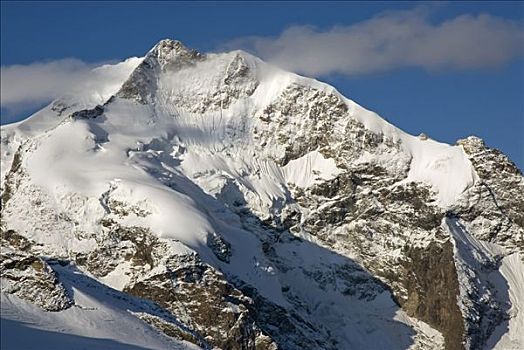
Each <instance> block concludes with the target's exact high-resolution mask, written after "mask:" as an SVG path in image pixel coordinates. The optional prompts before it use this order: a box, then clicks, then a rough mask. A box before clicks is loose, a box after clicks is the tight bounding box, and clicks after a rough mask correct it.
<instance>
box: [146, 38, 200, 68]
mask: <svg viewBox="0 0 524 350" xmlns="http://www.w3.org/2000/svg"><path fill="white" fill-rule="evenodd" d="M203 57H204V56H203V55H202V54H201V53H200V52H198V51H197V50H194V49H191V48H188V47H186V46H185V45H184V44H183V43H182V42H180V41H178V40H172V39H163V40H160V41H159V42H158V43H157V44H156V45H155V46H154V47H153V48H152V49H151V50H150V51H149V52H148V53H147V55H146V59H145V60H147V61H151V60H154V61H156V62H157V63H158V64H159V65H160V67H161V68H162V69H164V68H168V67H172V66H177V67H178V66H180V65H183V64H185V63H188V62H191V61H194V60H200V59H202V58H203Z"/></svg>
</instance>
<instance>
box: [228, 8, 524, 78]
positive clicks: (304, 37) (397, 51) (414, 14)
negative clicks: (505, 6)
mask: <svg viewBox="0 0 524 350" xmlns="http://www.w3.org/2000/svg"><path fill="white" fill-rule="evenodd" d="M227 46H228V47H236V48H243V49H245V50H247V51H251V52H253V53H254V54H256V55H258V56H260V57H262V58H263V59H265V60H267V61H269V62H272V63H274V64H276V65H278V66H281V67H283V68H285V69H289V70H292V71H295V72H298V73H302V74H306V75H312V76H319V75H327V74H332V73H338V74H345V75H354V74H365V73H374V72H381V71H388V70H392V69H396V68H401V67H421V68H423V69H426V70H439V69H450V68H451V69H471V68H483V67H493V66H500V65H503V64H505V63H507V62H509V61H511V60H512V59H514V58H518V57H522V56H524V31H523V27H522V24H520V23H517V22H515V21H511V20H508V19H503V18H500V17H494V16H491V15H486V14H481V15H462V16H458V17H455V18H452V19H448V20H446V21H443V22H440V23H432V21H431V20H430V18H429V12H428V11H426V9H421V8H416V9H414V10H410V11H402V12H388V13H383V14H381V15H378V16H376V17H373V18H371V19H368V20H365V21H362V22H358V23H355V24H352V25H349V26H335V27H332V28H330V29H328V30H321V29H318V28H315V27H313V26H292V27H290V28H288V29H286V30H285V31H283V32H282V33H281V34H280V35H279V36H277V37H256V36H255V37H245V38H240V39H237V40H234V41H232V42H230V43H228V44H227Z"/></svg>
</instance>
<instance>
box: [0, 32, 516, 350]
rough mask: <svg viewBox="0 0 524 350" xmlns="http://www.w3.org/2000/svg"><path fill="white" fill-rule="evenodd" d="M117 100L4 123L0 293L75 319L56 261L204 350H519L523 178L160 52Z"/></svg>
mask: <svg viewBox="0 0 524 350" xmlns="http://www.w3.org/2000/svg"><path fill="white" fill-rule="evenodd" d="M108 69H109V68H108ZM120 85H121V86H120V87H119V89H117V91H115V93H114V94H113V95H112V96H110V97H108V98H107V100H106V101H104V102H103V103H96V104H94V105H88V106H85V105H82V103H81V102H79V101H84V100H85V99H83V96H77V97H69V98H68V100H67V101H68V103H67V105H64V102H62V101H61V100H58V101H55V102H54V103H53V104H52V105H51V106H50V107H49V108H47V109H45V110H43V111H41V112H39V113H40V114H37V115H35V116H34V117H32V118H29V119H28V120H26V121H24V122H23V123H21V124H20V125H18V126H14V127H13V126H7V127H2V146H3V147H2V168H5V169H6V170H5V171H3V172H2V174H4V177H3V179H2V183H1V187H2V197H1V198H2V222H1V228H2V264H1V270H0V271H1V277H2V281H3V282H2V293H4V294H6V295H16V296H17V297H19V298H21V299H24V300H27V301H29V302H32V303H35V304H37V305H38V306H40V307H41V308H43V309H45V310H48V311H57V312H60V311H61V310H65V309H67V308H69V307H71V306H79V305H77V304H78V301H77V300H78V299H77V298H76V297H75V296H74V295H72V294H71V292H70V291H71V290H74V285H73V286H72V287H71V286H70V284H71V283H73V284H74V283H76V282H75V281H76V280H74V279H73V280H70V279H67V278H69V277H67V278H66V277H61V274H60V273H56V270H60V269H61V268H60V267H58V265H56V261H61V262H64V263H63V264H64V266H65V267H63V268H64V269H73V267H74V271H75V272H74V273H75V274H78V275H82V274H83V276H84V278H85V279H88V277H87V276H88V275H89V276H91V277H89V278H96V279H97V281H98V282H97V283H100V284H101V285H104V286H106V287H107V288H109V289H110V288H114V289H117V290H119V291H121V292H123V293H125V294H122V295H128V296H129V298H131V296H133V297H136V298H139V299H137V300H145V301H147V302H149V303H154V304H155V305H156V306H155V307H150V308H146V309H144V310H145V311H140V312H138V311H136V312H134V315H135V316H136V317H137V318H139V319H140V320H142V321H144V322H146V323H147V324H149V325H150V326H151V327H152V328H153V329H155V330H157V331H158V332H161V333H163V334H165V335H167V336H169V337H172V338H174V339H178V340H183V341H186V342H190V343H193V344H195V345H197V346H199V347H202V348H209V349H210V348H220V349H257V350H263V349H351V348H359V349H360V348H365V349H385V348H388V349H408V348H411V349H453V350H455V349H478V348H482V347H485V346H488V347H493V346H499V347H500V348H504V347H506V346H507V344H511V345H510V346H511V347H514V348H519V347H520V346H524V341H523V340H522V337H521V336H519V335H518V334H519V333H518V331H519V329H518V324H520V323H521V320H522V317H523V315H522V310H521V307H520V306H519V305H520V304H519V303H520V300H521V299H519V297H518V295H519V292H518V285H519V283H520V284H521V285H522V283H524V281H522V280H521V278H520V277H519V276H520V274H522V271H524V270H523V266H524V251H523V247H524V216H523V215H524V214H523V213H524V180H523V176H522V173H521V172H520V170H519V169H517V167H516V166H515V165H514V164H513V163H512V162H511V161H510V160H509V159H508V158H507V157H505V156H504V155H503V154H502V153H500V152H499V151H496V150H493V149H490V148H488V147H486V146H485V145H484V143H483V142H482V140H480V139H478V138H476V137H470V138H468V139H465V140H460V141H458V144H457V145H455V146H450V145H445V144H441V143H438V142H435V141H433V140H431V139H428V138H427V137H423V136H419V137H413V136H410V135H407V134H405V133H403V132H402V131H401V130H399V129H397V128H395V127H394V126H392V125H390V124H388V123H387V122H386V121H384V120H383V119H381V118H380V117H378V116H377V115H376V114H374V113H372V112H369V111H366V110H365V109H363V108H362V107H360V106H358V105H357V104H356V103H354V102H353V101H350V100H348V99H346V98H345V97H343V96H341V95H340V94H339V93H338V92H337V91H336V90H334V89H333V88H332V87H329V86H327V85H325V84H322V83H319V82H317V81H314V80H311V79H307V78H303V77H299V76H296V75H293V74H291V73H287V72H282V71H280V70H278V69H277V68H275V67H271V66H269V65H267V64H265V63H264V62H262V61H260V60H258V59H257V58H255V57H252V56H250V55H248V54H246V53H244V52H240V51H237V52H231V53H224V54H206V55H204V54H200V53H198V52H197V51H195V50H192V49H189V48H186V47H185V46H184V45H183V44H182V43H180V42H178V41H173V40H163V41H161V42H159V43H158V44H157V45H156V46H155V47H154V48H153V49H152V50H151V51H150V52H149V53H148V54H147V55H146V56H145V57H144V58H143V59H142V61H140V63H138V64H137V65H136V68H135V69H134V70H133V72H132V73H131V74H130V75H128V76H126V77H125V78H123V79H122V81H121V82H120ZM87 93H89V92H86V94H87ZM75 98H76V99H77V100H78V101H76V100H75ZM102 105H103V106H102ZM75 106H77V107H75ZM66 110H67V114H66V115H67V116H70V117H66V118H65V119H64V117H63V116H62V115H63V114H64V113H65V111H66ZM42 125H44V126H45V127H42ZM514 255H516V256H518V257H519V258H518V259H513V256H514ZM60 266H61V265H60ZM60 271H62V270H60ZM508 271H509V272H508ZM64 276H67V273H66V274H65V275H64ZM515 276H516V277H515ZM63 278H66V279H67V283H65V284H64V280H63ZM78 281H80V279H79V280H78ZM4 282H5V283H4ZM78 283H80V282H78ZM90 283H91V284H93V283H94V282H90ZM66 285H67V287H66ZM111 293H113V294H112V295H118V296H119V298H120V295H121V294H118V293H120V292H117V291H114V292H111ZM73 294H74V293H73ZM158 309H161V310H162V312H159V311H158ZM140 310H142V309H140ZM519 322H520V323H519ZM504 330H505V331H504ZM497 344H498V345H497Z"/></svg>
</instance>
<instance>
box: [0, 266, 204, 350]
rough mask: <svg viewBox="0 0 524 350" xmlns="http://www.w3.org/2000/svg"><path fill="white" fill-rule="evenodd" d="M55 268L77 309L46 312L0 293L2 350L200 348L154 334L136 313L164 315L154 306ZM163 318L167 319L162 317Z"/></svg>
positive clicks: (69, 270) (71, 270)
mask: <svg viewBox="0 0 524 350" xmlns="http://www.w3.org/2000/svg"><path fill="white" fill-rule="evenodd" d="M54 268H55V269H56V270H57V272H58V273H59V275H60V280H61V282H62V283H64V285H65V286H66V288H67V289H70V291H71V293H72V294H73V295H74V300H75V306H74V307H72V308H70V309H68V310H64V311H61V312H45V311H43V310H41V309H40V308H38V307H37V306H35V305H32V304H30V303H28V302H27V301H24V300H21V299H19V298H18V297H16V296H11V295H5V294H3V293H2V303H1V315H2V321H1V323H0V325H1V327H2V330H1V332H2V337H1V338H2V340H1V342H2V343H1V344H2V349H6V350H9V349H13V350H15V349H16V350H18V349H24V350H31V349H39V350H51V349H56V350H61V349H63V350H71V349H93V350H106V349H115V350H117V349H122V350H123V349H130V350H145V349H158V350H160V349H162V350H164V349H198V348H199V347H197V346H194V345H192V344H190V343H185V342H181V341H174V340H173V339H172V338H169V337H167V336H165V335H163V334H162V333H160V332H158V331H156V330H154V329H153V328H151V326H149V325H148V324H147V323H145V322H144V321H142V320H140V319H139V318H138V317H136V316H135V314H138V313H152V314H157V315H162V314H161V313H160V310H159V308H158V307H155V306H154V305H152V303H150V302H147V301H144V300H139V299H137V298H133V297H130V296H128V295H125V294H123V293H121V292H118V291H116V290H112V289H110V288H108V287H106V286H104V285H102V284H100V283H97V282H96V281H94V280H92V279H91V278H89V277H87V276H85V275H83V274H82V273H81V272H80V271H78V270H76V269H75V268H74V267H73V266H69V267H62V266H60V265H58V264H57V265H55V266H54ZM163 317H165V315H163Z"/></svg>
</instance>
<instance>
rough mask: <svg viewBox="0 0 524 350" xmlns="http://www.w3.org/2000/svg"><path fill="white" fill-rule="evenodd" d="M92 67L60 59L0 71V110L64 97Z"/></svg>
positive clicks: (6, 67)
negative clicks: (0, 107)
mask: <svg viewBox="0 0 524 350" xmlns="http://www.w3.org/2000/svg"><path fill="white" fill-rule="evenodd" d="M92 68H93V65H89V64H86V63H84V62H82V61H80V60H77V59H61V60H57V61H50V62H44V63H32V64H28V65H12V66H3V67H2V68H1V73H0V74H1V90H0V92H1V93H0V100H1V105H2V107H4V108H6V107H9V106H11V107H14V106H17V105H28V104H41V103H45V102H46V101H49V100H52V99H53V98H56V97H58V96H61V95H63V94H65V93H66V92H68V91H70V89H72V88H74V87H76V86H78V84H79V83H80V82H81V81H83V80H84V79H86V78H87V77H88V76H89V74H90V72H91V70H92Z"/></svg>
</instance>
